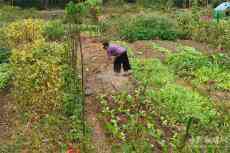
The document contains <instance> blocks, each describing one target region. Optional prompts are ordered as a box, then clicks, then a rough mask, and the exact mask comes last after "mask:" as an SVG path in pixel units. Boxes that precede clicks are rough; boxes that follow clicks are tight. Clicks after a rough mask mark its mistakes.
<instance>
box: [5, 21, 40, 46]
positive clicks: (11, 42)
mask: <svg viewBox="0 0 230 153" xmlns="http://www.w3.org/2000/svg"><path fill="white" fill-rule="evenodd" d="M43 25H44V21H42V20H35V19H27V20H20V21H16V22H13V23H11V24H9V25H8V26H7V27H5V28H3V32H4V34H5V38H6V42H7V45H8V46H9V47H10V48H16V47H19V46H21V45H23V44H26V43H33V42H34V41H35V40H38V39H43V36H42V30H43Z"/></svg>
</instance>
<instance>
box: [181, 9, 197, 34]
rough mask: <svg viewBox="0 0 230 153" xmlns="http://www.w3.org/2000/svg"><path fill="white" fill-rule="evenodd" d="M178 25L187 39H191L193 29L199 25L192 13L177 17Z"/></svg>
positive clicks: (184, 13)
mask: <svg viewBox="0 0 230 153" xmlns="http://www.w3.org/2000/svg"><path fill="white" fill-rule="evenodd" d="M177 23H178V26H179V28H180V29H181V30H182V31H183V34H184V36H185V37H187V38H190V37H191V36H192V33H193V30H192V29H193V27H194V26H195V25H196V24H197V22H196V20H195V18H194V16H193V15H192V13H190V12H183V13H180V14H178V15H177Z"/></svg>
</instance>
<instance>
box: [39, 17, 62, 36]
mask: <svg viewBox="0 0 230 153" xmlns="http://www.w3.org/2000/svg"><path fill="white" fill-rule="evenodd" d="M43 34H44V35H45V37H46V38H47V39H49V40H60V39H61V38H63V36H64V34H65V29H64V25H63V24H62V23H61V21H59V20H56V21H49V22H47V23H46V25H45V26H44V31H43Z"/></svg>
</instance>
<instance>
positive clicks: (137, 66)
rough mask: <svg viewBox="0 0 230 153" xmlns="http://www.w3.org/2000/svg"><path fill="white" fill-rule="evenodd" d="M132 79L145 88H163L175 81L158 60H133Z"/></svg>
mask: <svg viewBox="0 0 230 153" xmlns="http://www.w3.org/2000/svg"><path fill="white" fill-rule="evenodd" d="M132 66H133V71H134V77H135V79H136V80H138V81H140V82H141V83H142V84H143V85H145V86H163V85H165V84H167V83H170V82H173V81H175V80H174V79H175V78H174V75H173V74H172V73H170V71H169V69H168V68H167V67H166V66H164V65H163V64H162V63H161V62H160V60H157V59H150V60H149V59H146V60H139V59H134V60H133V61H132Z"/></svg>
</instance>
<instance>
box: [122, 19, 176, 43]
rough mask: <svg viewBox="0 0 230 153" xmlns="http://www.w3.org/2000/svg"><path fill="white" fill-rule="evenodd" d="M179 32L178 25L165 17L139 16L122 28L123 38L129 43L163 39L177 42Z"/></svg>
mask: <svg viewBox="0 0 230 153" xmlns="http://www.w3.org/2000/svg"><path fill="white" fill-rule="evenodd" d="M178 34H179V32H178V31H177V30H176V25H175V24H174V23H173V22H171V20H169V19H167V18H165V17H157V16H138V17H136V18H135V19H133V20H132V21H131V22H130V23H127V24H124V25H123V27H122V28H121V31H120V35H121V38H123V39H127V40H129V41H135V40H149V39H157V38H159V39H163V40H175V39H176V38H178Z"/></svg>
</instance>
